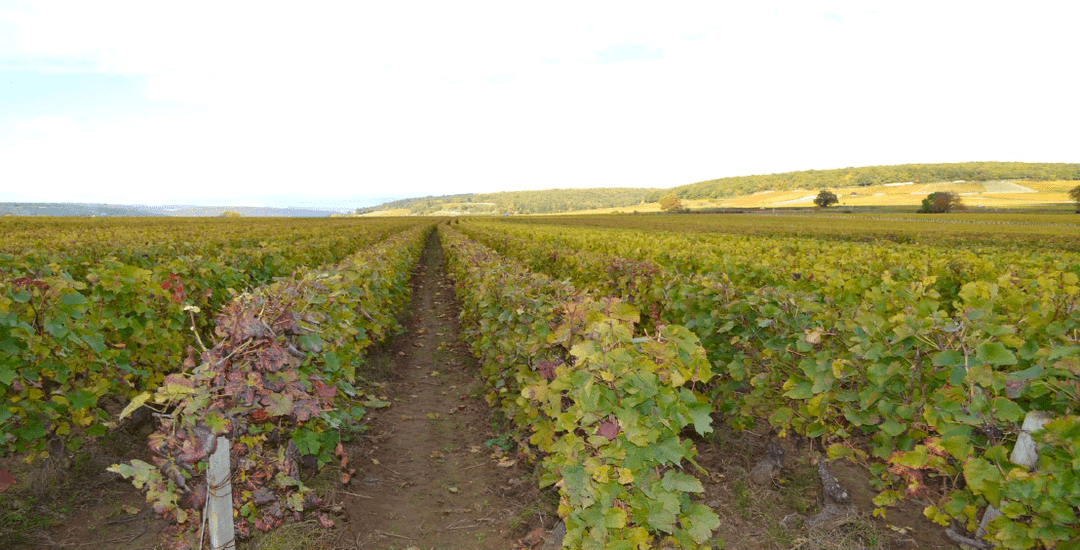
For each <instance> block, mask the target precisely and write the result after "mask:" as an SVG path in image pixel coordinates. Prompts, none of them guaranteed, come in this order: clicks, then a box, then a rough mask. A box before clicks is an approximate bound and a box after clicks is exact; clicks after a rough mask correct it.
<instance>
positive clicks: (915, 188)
mask: <svg viewBox="0 0 1080 550" xmlns="http://www.w3.org/2000/svg"><path fill="white" fill-rule="evenodd" d="M1078 183H1080V182H1076V181H1021V180H1016V181H1011V180H1004V181H985V182H982V181H957V182H939V183H889V184H884V185H873V186H868V187H859V186H852V187H834V188H830V190H831V191H832V192H834V193H836V196H837V198H839V199H840V203H839V204H838V205H836V206H834V207H833V208H836V207H841V208H842V207H845V206H851V207H882V208H885V209H888V210H894V211H895V210H907V207H911V208H912V209H914V208H918V207H919V205H920V204H921V203H922V200H923V199H924V198H926V196H927V195H929V194H930V193H934V192H938V191H952V192H954V193H956V194H958V195H960V198H961V199H962V200H963V201H964V204H965V205H966V206H967V207H968V208H969V209H983V208H993V209H998V208H1007V209H1031V208H1038V209H1047V208H1062V209H1065V208H1071V207H1072V201H1070V199H1069V195H1068V193H1069V189H1072V188H1073V187H1076V186H1077V184H1078ZM818 191H820V190H818V189H795V190H790V191H761V192H757V193H752V194H749V195H741V196H737V197H726V198H720V199H692V200H682V201H681V202H682V204H683V206H685V207H686V208H689V209H691V210H700V209H708V208H807V207H813V206H814V202H813V201H814V197H816V196H817V194H818ZM635 211H636V212H659V211H660V204H659V203H657V202H651V203H645V204H641V205H639V206H633V207H621V208H602V209H595V210H584V211H578V212H573V214H610V213H614V212H635Z"/></svg>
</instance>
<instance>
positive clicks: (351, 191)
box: [0, 0, 1080, 208]
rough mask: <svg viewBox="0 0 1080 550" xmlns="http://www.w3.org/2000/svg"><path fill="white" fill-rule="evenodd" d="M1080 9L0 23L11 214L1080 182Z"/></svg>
mask: <svg viewBox="0 0 1080 550" xmlns="http://www.w3.org/2000/svg"><path fill="white" fill-rule="evenodd" d="M1077 21H1080V2H1074V1H1072V0H1064V1H1055V2H1040V1H1038V0H1033V1H1030V2H997V1H992V0H991V1H979V2H962V1H946V0H935V1H932V2H922V1H919V0H914V1H903V2H897V1H889V2H875V1H851V2H847V1H813V0H805V1H793V2H785V1H776V2H747V1H739V2H727V1H723V2H722V1H711V2H679V1H674V0H673V1H670V2H647V3H645V2H634V1H619V2H605V1H587V0H577V1H574V2H561V1H558V0H552V1H545V2H513V1H506V0H502V1H497V2H473V1H469V0H459V1H456V2H446V1H426V2H410V1H405V0H402V1H393V2H383V1H379V2H376V1H368V0H352V1H347V2H335V1H321V2H320V1H312V2H277V1H272V0H260V1H257V2H245V1H230V2H221V1H214V2H201V1H198V0H195V1H188V2H181V3H176V2H147V1H145V0H135V1H130V2H127V1H125V2H113V1H108V0H98V1H94V2H86V1H85V0H80V1H74V2H64V1H60V0H56V1H52V0H50V1H38V2H21V1H13V0H0V202H11V201H50V202H59V201H64V202H102V203H126V204H135V203H138V204H196V205H250V206H286V205H289V206H323V207H330V206H332V207H338V208H355V207H358V206H366V205H370V204H375V203H378V202H383V201H385V200H392V199H396V198H405V197H416V196H427V195H441V194H453V193H466V192H491V191H507V190H518V189H550V188H566V187H614V186H619V187H622V186H625V187H673V186H676V185H683V184H687V183H693V182H697V181H703V180H707V179H714V178H719V177H726V176H738V175H749V174H768V173H777V172H786V171H793V170H805V169H830V168H842V167H848V166H866V165H882V164H904V163H932V162H963V161H977V160H983V161H1026V162H1080V100H1077V99H1076V98H1077V97H1080V94H1078V86H1077V85H1078V83H1080V82H1078V81H1080V73H1077V67H1078V66H1080V64H1078V63H1080V47H1078V46H1077V45H1076V43H1075V38H1074V37H1075V25H1076V22H1077Z"/></svg>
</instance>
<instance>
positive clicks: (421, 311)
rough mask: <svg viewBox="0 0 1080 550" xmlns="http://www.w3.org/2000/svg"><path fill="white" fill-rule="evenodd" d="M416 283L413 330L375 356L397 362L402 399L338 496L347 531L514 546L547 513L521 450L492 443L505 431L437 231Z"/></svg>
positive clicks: (388, 544)
mask: <svg viewBox="0 0 1080 550" xmlns="http://www.w3.org/2000/svg"><path fill="white" fill-rule="evenodd" d="M413 284H414V286H413V296H412V304H411V305H410V306H409V311H408V312H407V316H408V320H407V322H406V327H407V330H406V332H405V333H404V334H402V335H399V336H397V337H396V338H394V340H393V341H392V342H391V343H390V344H389V346H388V349H387V350H386V351H384V352H382V353H380V354H379V355H377V356H374V357H372V358H371V360H372V361H374V362H376V363H378V362H380V361H382V362H388V363H389V364H388V365H385V367H386V368H389V369H390V371H391V372H392V380H391V382H390V383H389V388H388V390H387V396H386V397H388V398H389V401H391V402H392V403H393V404H392V405H391V406H390V407H389V408H387V409H384V410H382V411H379V412H378V413H376V416H375V418H374V420H373V422H372V424H371V428H370V430H369V431H368V432H367V434H368V435H367V437H365V438H364V439H363V441H362V442H361V443H360V444H359V445H358V446H357V447H356V451H355V454H354V456H353V461H352V462H353V463H354V464H356V465H357V467H358V468H359V470H358V472H357V474H356V476H355V478H354V481H353V482H352V483H351V484H350V486H349V487H346V488H344V489H343V490H340V491H338V493H337V495H336V496H335V498H336V499H337V502H339V503H340V504H341V505H342V506H343V507H344V508H345V511H346V513H347V516H346V520H347V521H346V525H345V528H346V529H348V531H349V534H348V536H347V537H344V538H343V539H339V541H341V542H345V541H346V540H348V538H350V537H351V538H352V539H353V540H354V541H355V544H356V547H358V548H364V549H391V548H396V549H403V548H409V547H415V548H419V549H423V550H427V549H429V548H438V549H440V550H450V549H501V550H506V549H509V548H512V547H514V542H515V540H516V539H518V538H519V537H521V536H522V535H523V534H524V532H526V531H527V530H528V529H529V527H532V525H529V523H530V522H536V523H538V522H539V519H538V516H537V514H536V513H535V511H536V506H535V504H534V502H530V500H532V501H535V498H536V489H535V482H534V481H533V480H532V478H531V474H530V473H529V471H528V470H527V469H524V468H521V467H520V466H518V465H513V464H512V463H513V462H514V461H513V460H512V457H506V459H504V460H502V461H501V464H502V465H503V466H504V467H500V465H499V459H500V458H501V457H500V456H498V455H499V454H500V452H501V449H499V448H498V447H497V446H496V445H493V444H490V443H489V444H488V445H485V443H486V442H489V441H490V440H492V439H493V438H496V437H497V435H498V434H495V433H493V430H492V423H491V419H490V418H489V409H488V407H487V405H486V404H485V403H484V401H483V398H482V393H483V392H482V390H481V385H480V382H479V379H478V377H477V375H476V372H477V366H476V363H475V360H474V359H473V357H472V355H471V354H470V353H469V350H468V348H467V347H466V346H465V345H464V344H462V343H461V341H460V338H459V326H458V318H457V316H458V311H459V308H458V306H457V304H456V302H455V300H454V296H453V288H452V286H451V283H450V281H449V279H448V278H447V276H446V270H445V267H444V264H443V256H442V251H441V249H440V248H439V246H438V241H437V238H436V237H435V236H433V237H432V239H431V240H430V241H429V242H428V247H427V250H426V251H425V254H424V258H423V260H422V261H421V265H420V268H419V272H418V274H417V276H416V278H415V280H414V283H413ZM350 493H351V494H350ZM358 495H360V496H358ZM549 527H550V525H549ZM339 544H340V543H339Z"/></svg>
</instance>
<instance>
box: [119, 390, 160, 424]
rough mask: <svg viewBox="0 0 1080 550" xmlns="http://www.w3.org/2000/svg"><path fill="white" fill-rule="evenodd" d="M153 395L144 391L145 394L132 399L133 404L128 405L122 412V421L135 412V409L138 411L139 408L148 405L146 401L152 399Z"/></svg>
mask: <svg viewBox="0 0 1080 550" xmlns="http://www.w3.org/2000/svg"><path fill="white" fill-rule="evenodd" d="M151 395H152V394H151V393H150V392H148V391H144V392H142V393H140V394H139V395H138V397H136V398H135V399H132V400H131V403H128V406H126V407H124V410H123V411H120V420H123V419H125V418H127V417H128V415H130V414H131V413H133V412H135V409H138V408H139V407H141V406H143V405H144V404H146V400H147V399H150V396H151Z"/></svg>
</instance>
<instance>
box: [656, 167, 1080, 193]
mask: <svg viewBox="0 0 1080 550" xmlns="http://www.w3.org/2000/svg"><path fill="white" fill-rule="evenodd" d="M958 180H963V181H994V180H1026V181H1051V180H1080V164H1074V163H1047V162H1034V163H1033V162H957V163H949V164H897V165H893V166H864V167H861V168H838V169H835V170H802V171H799V172H785V173H782V174H767V175H757V176H736V177H730V178H719V179H714V180H708V181H702V182H698V183H692V184H689V185H681V186H679V187H675V188H672V189H662V190H657V191H655V192H653V193H652V194H650V195H649V196H648V197H647V199H646V200H647V201H648V202H655V201H658V200H660V197H662V196H664V195H666V194H668V193H673V194H674V195H675V196H677V197H679V198H682V199H719V198H725V197H736V196H739V195H749V194H751V193H757V192H759V191H792V190H795V189H823V188H832V187H854V186H871V185H881V184H886V183H900V182H913V183H932V182H942V181H958Z"/></svg>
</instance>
